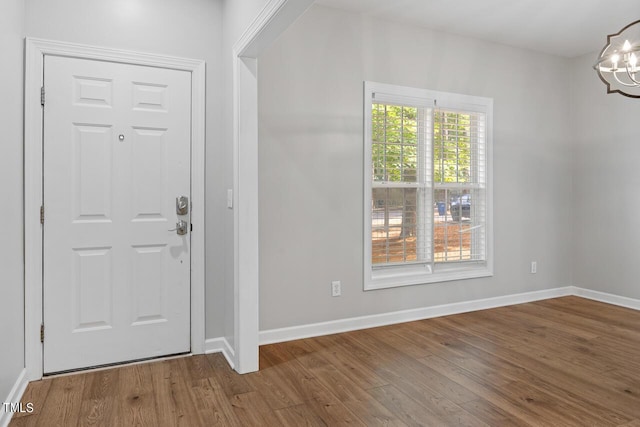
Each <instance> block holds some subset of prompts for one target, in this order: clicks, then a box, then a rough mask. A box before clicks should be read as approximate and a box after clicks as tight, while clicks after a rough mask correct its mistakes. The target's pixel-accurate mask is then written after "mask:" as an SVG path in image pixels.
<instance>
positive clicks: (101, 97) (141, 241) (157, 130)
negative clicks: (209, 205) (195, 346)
mask: <svg viewBox="0 0 640 427" xmlns="http://www.w3.org/2000/svg"><path fill="white" fill-rule="evenodd" d="M44 85H45V93H46V102H45V106H44V164H43V168H44V201H43V206H44V217H45V222H44V245H43V247H44V254H43V256H44V262H43V269H44V278H43V283H44V291H43V292H44V295H43V299H44V313H43V316H44V328H45V340H44V372H45V373H52V372H60V371H66V370H71V369H78V368H84V367H90V366H98V365H103V364H109V363H117V362H123V361H129V360H136V359H142V358H148V357H154V356H161V355H168V354H176V353H183V352H188V351H189V350H190V233H189V219H190V218H189V213H188V212H187V213H185V214H180V213H179V212H178V209H177V206H176V198H177V197H180V196H186V197H189V200H190V149H191V135H190V128H191V73H189V72H186V71H177V70H170V69H163V68H153V67H146V66H137V65H129V64H119V63H112V62H104V61H92V60H87V59H75V58H65V57H58V56H45V64H44ZM187 207H188V206H187ZM189 211H190V210H189ZM179 220H182V221H185V222H186V224H187V227H186V231H187V233H186V234H178V232H177V231H176V230H173V231H170V230H172V229H175V228H176V222H177V221H179Z"/></svg>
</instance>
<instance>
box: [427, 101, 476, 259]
mask: <svg viewBox="0 0 640 427" xmlns="http://www.w3.org/2000/svg"><path fill="white" fill-rule="evenodd" d="M486 121H487V120H486V114H485V113H483V112H475V111H465V110H455V109H437V110H436V111H435V113H434V131H433V165H434V172H433V176H434V187H433V188H434V191H433V193H434V199H435V202H436V206H437V209H438V214H437V216H435V217H434V227H433V234H434V242H433V245H434V261H435V262H436V263H438V262H459V261H484V260H486V221H487V211H486V208H487V201H486V198H487V191H486V186H487V161H486V132H487V129H486V126H487V125H486Z"/></svg>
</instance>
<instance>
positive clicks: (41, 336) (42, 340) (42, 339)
mask: <svg viewBox="0 0 640 427" xmlns="http://www.w3.org/2000/svg"><path fill="white" fill-rule="evenodd" d="M40 342H44V323H41V324H40Z"/></svg>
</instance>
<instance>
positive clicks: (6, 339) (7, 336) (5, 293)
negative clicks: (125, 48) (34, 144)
mask: <svg viewBox="0 0 640 427" xmlns="http://www.w3.org/2000/svg"><path fill="white" fill-rule="evenodd" d="M23 37H24V3H23V1H22V0H2V2H0V55H1V56H2V61H0V123H1V124H2V127H1V128H2V136H0V183H1V188H2V193H1V194H2V203H0V224H2V245H1V246H0V327H1V328H2V343H1V344H0V403H2V402H5V399H6V398H7V396H8V395H9V392H10V391H11V388H12V387H13V385H14V383H15V382H16V380H17V379H18V375H20V372H21V371H22V369H23V368H24V309H23V307H24V304H23V302H24V285H23V282H24V279H23V274H24V255H23V243H22V242H23V224H24V220H23V212H22V202H23V197H22V182H23V180H22V175H23V168H22V164H23V162H22V155H23V151H22V129H23V128H22V104H23V101H22V86H23V62H24V61H23V57H24V55H23V52H24V42H23ZM1 412H2V408H0V413H1ZM0 418H1V417H0Z"/></svg>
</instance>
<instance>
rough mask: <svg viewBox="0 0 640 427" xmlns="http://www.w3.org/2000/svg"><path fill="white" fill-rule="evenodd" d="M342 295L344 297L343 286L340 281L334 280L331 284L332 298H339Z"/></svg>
mask: <svg viewBox="0 0 640 427" xmlns="http://www.w3.org/2000/svg"><path fill="white" fill-rule="evenodd" d="M340 295H342V284H341V283H340V281H339V280H334V281H333V282H331V296H332V297H339V296H340Z"/></svg>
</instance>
